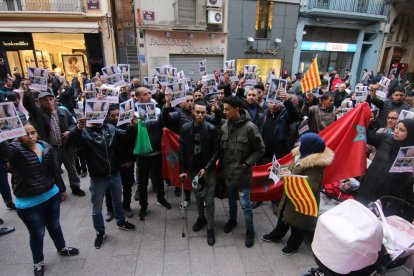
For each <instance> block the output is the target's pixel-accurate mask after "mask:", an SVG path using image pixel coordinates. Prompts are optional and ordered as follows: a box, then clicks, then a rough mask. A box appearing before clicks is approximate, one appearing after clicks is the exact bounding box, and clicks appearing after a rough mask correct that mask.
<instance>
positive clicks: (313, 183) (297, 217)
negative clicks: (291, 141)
mask: <svg viewBox="0 0 414 276" xmlns="http://www.w3.org/2000/svg"><path fill="white" fill-rule="evenodd" d="M292 153H293V156H294V162H292V164H291V165H290V167H289V170H290V171H291V172H292V174H294V175H304V176H307V177H308V178H307V180H308V183H309V186H310V188H311V189H312V192H313V194H314V196H315V199H316V203H317V206H319V191H320V188H321V185H322V178H323V171H324V170H325V168H326V167H327V166H329V165H330V164H332V161H333V158H334V153H333V151H332V150H330V149H329V148H326V149H325V151H324V152H321V153H314V154H311V155H309V156H306V157H305V158H303V159H301V160H300V162H299V163H298V162H297V159H298V157H299V154H300V153H299V149H298V148H294V149H293V150H292ZM281 212H283V220H284V221H285V222H286V223H287V224H289V225H291V226H294V227H296V228H299V229H302V230H305V231H313V230H314V229H315V227H316V221H317V218H316V217H313V216H308V215H304V214H301V213H299V212H296V211H295V206H294V205H293V203H292V201H290V199H289V198H288V197H287V196H286V194H285V193H283V196H282V199H281V200H280V203H279V206H278V210H277V214H278V216H280V215H281Z"/></svg>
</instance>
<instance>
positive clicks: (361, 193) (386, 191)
mask: <svg viewBox="0 0 414 276" xmlns="http://www.w3.org/2000/svg"><path fill="white" fill-rule="evenodd" d="M368 144H370V145H373V146H375V147H376V148H377V154H376V155H375V158H374V160H373V161H372V164H371V165H370V166H369V168H368V170H367V172H366V173H365V175H364V176H363V177H362V179H361V185H360V187H359V189H358V190H357V194H356V199H357V200H358V201H360V202H361V203H364V204H368V203H370V202H371V201H375V200H377V199H378V198H380V197H382V196H385V195H389V196H395V197H398V198H401V199H403V200H407V199H408V198H409V197H410V195H411V193H412V192H413V181H414V180H413V172H402V173H401V172H399V173H397V172H390V169H391V167H392V165H393V163H394V161H395V158H396V157H397V155H398V152H399V150H400V148H401V147H410V146H414V120H413V119H405V120H402V121H400V122H398V124H397V126H396V127H395V130H394V134H385V133H368Z"/></svg>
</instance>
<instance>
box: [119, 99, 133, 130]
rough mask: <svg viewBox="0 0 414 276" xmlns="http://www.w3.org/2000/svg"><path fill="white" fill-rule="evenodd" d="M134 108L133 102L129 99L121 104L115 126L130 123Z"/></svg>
mask: <svg viewBox="0 0 414 276" xmlns="http://www.w3.org/2000/svg"><path fill="white" fill-rule="evenodd" d="M134 113H135V108H134V100H133V99H129V100H128V101H125V102H123V103H120V104H119V118H118V123H117V124H116V125H117V126H120V125H123V124H128V123H130V122H131V120H132V118H133V117H134Z"/></svg>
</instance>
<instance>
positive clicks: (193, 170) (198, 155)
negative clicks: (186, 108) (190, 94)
mask: <svg viewBox="0 0 414 276" xmlns="http://www.w3.org/2000/svg"><path fill="white" fill-rule="evenodd" d="M206 115H207V104H206V103H205V102H204V101H202V100H196V101H195V102H194V108H193V116H194V119H193V121H192V122H189V123H186V124H184V125H183V127H182V128H181V133H180V149H179V161H180V177H181V178H182V177H187V175H189V176H190V177H191V179H193V178H194V177H195V176H196V175H197V176H198V177H200V178H201V179H203V181H204V183H205V185H204V188H203V189H206V190H205V191H206V194H205V196H204V197H201V196H200V195H201V194H202V193H201V192H200V193H198V192H197V191H195V197H196V199H197V210H198V218H197V221H196V223H195V224H194V225H193V231H194V232H197V231H199V230H201V228H203V227H204V226H205V225H206V224H207V243H208V244H209V245H214V243H215V241H216V239H215V235H214V191H215V187H216V182H215V168H216V160H217V158H218V151H219V139H218V132H217V131H216V128H215V127H214V125H212V124H210V123H208V122H206V121H205V118H206ZM199 183H200V181H199ZM204 202H205V203H206V215H207V219H206V216H205V215H204Z"/></svg>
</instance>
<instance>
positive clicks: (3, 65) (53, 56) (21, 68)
mask: <svg viewBox="0 0 414 276" xmlns="http://www.w3.org/2000/svg"><path fill="white" fill-rule="evenodd" d="M115 52H116V51H115V43H114V34H113V30H112V22H111V9H110V5H109V0H108V1H105V0H103V1H102V0H99V1H98V0H94V1H91V0H11V1H1V2H0V77H1V78H5V77H6V76H7V74H10V75H13V74H14V73H20V74H22V75H24V74H26V73H27V68H28V67H39V68H45V69H48V70H50V71H54V72H56V73H58V74H64V75H65V76H66V78H67V79H68V80H71V79H72V77H73V76H76V75H78V74H79V73H81V72H87V73H88V75H92V76H93V75H95V73H96V72H100V69H101V68H102V67H104V66H105V64H113V63H116V62H117V59H116V54H115Z"/></svg>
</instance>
